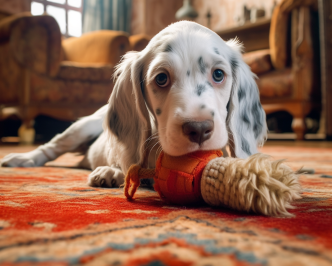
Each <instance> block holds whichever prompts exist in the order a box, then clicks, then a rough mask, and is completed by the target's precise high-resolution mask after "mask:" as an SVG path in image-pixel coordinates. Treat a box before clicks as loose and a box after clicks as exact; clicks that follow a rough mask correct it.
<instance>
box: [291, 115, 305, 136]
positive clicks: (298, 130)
mask: <svg viewBox="0 0 332 266" xmlns="http://www.w3.org/2000/svg"><path fill="white" fill-rule="evenodd" d="M292 129H293V131H294V133H295V134H296V140H304V134H305V132H306V130H307V126H306V123H305V117H303V116H301V117H296V116H293V122H292Z"/></svg>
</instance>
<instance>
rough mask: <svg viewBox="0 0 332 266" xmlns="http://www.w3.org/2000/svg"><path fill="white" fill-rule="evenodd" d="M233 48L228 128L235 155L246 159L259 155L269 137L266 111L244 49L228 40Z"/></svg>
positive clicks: (233, 154)
mask: <svg viewBox="0 0 332 266" xmlns="http://www.w3.org/2000/svg"><path fill="white" fill-rule="evenodd" d="M227 45H229V46H230V47H231V48H232V53H231V55H230V64H231V67H232V78H233V84H232V91H231V96H230V99H229V102H228V105H227V109H228V115H227V127H228V132H229V135H230V136H229V146H230V148H231V152H232V156H233V157H238V158H246V157H248V156H250V155H252V154H255V153H257V147H258V146H261V145H263V143H264V141H265V140H266V135H267V125H266V120H265V119H266V118H265V112H264V110H263V108H262V105H261V103H260V98H259V91H258V87H257V84H256V82H255V77H256V76H255V75H254V74H253V73H252V72H251V70H250V68H249V66H248V65H247V64H246V63H244V61H243V60H242V55H241V50H242V46H241V45H240V44H239V43H238V42H237V41H234V40H232V41H228V42H227Z"/></svg>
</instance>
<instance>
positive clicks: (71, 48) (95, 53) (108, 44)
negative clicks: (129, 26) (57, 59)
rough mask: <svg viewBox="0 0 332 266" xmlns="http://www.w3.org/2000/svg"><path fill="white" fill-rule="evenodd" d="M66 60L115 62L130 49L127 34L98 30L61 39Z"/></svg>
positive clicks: (113, 63) (112, 63)
mask: <svg viewBox="0 0 332 266" xmlns="http://www.w3.org/2000/svg"><path fill="white" fill-rule="evenodd" d="M62 47H63V50H64V58H65V60H66V61H72V62H77V63H101V64H111V65H115V64H117V63H118V62H119V61H120V59H121V57H122V56H123V55H124V54H125V53H126V52H127V51H129V50H130V44H129V40H128V34H127V33H125V32H121V31H112V30H100V31H93V32H89V33H86V34H83V35H82V36H81V37H78V38H74V37H72V38H68V39H66V40H63V41H62Z"/></svg>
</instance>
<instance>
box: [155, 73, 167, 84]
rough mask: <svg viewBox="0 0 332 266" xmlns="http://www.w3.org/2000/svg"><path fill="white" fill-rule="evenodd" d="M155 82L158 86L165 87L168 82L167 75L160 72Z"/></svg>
mask: <svg viewBox="0 0 332 266" xmlns="http://www.w3.org/2000/svg"><path fill="white" fill-rule="evenodd" d="M156 83H157V85H158V86H160V87H166V86H167V85H168V83H169V80H168V76H167V74H165V73H160V74H158V75H157V76H156Z"/></svg>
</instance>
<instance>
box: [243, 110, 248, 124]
mask: <svg viewBox="0 0 332 266" xmlns="http://www.w3.org/2000/svg"><path fill="white" fill-rule="evenodd" d="M242 119H243V121H244V122H246V123H247V124H250V120H249V117H248V114H247V113H246V112H244V113H243V115H242Z"/></svg>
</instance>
